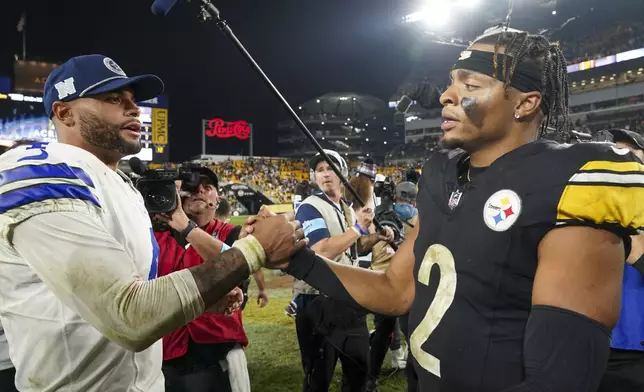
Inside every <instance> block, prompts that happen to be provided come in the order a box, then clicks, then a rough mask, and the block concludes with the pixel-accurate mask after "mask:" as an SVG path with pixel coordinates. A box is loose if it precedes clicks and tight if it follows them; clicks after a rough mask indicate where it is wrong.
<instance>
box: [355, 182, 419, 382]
mask: <svg viewBox="0 0 644 392" xmlns="http://www.w3.org/2000/svg"><path fill="white" fill-rule="evenodd" d="M416 193H417V190H416V186H415V185H414V184H413V183H411V182H402V183H400V184H398V186H397V187H396V190H395V196H396V199H395V204H394V205H393V211H394V213H395V215H396V218H397V220H396V219H393V221H394V222H395V223H396V224H397V228H398V229H399V230H400V231H402V232H403V233H405V234H406V232H407V231H408V230H409V229H411V227H413V226H415V225H416V221H417V215H418V211H417V210H416V207H415V205H416ZM389 198H390V197H383V199H384V200H388V199H389ZM383 207H386V206H383ZM383 210H384V211H386V208H384V209H383ZM379 218H380V216H379ZM385 219H386V218H385ZM385 219H381V220H383V221H384V220H385ZM393 254H394V250H393V248H392V247H391V246H390V245H389V244H388V243H386V242H384V241H382V242H379V243H377V244H376V245H374V247H373V250H372V255H371V268H372V269H373V270H376V271H386V270H387V268H389V264H390V263H391V257H392V256H393ZM398 320H399V319H398V317H391V316H385V315H380V314H376V315H375V316H374V323H375V325H376V331H375V333H374V334H373V337H372V340H371V358H370V361H369V373H370V376H371V377H369V381H368V383H367V392H374V391H377V390H378V377H379V376H380V368H381V367H382V362H383V361H384V359H385V355H386V354H387V349H388V348H391V349H392V355H393V360H394V362H395V364H396V365H397V367H399V368H402V367H407V368H412V366H406V363H405V357H406V355H405V353H404V352H403V350H402V348H401V345H400V335H399V334H398V333H397V328H396V326H397V324H398ZM392 334H394V341H393V342H392V343H391V344H390V339H391V336H392ZM410 371H413V370H412V369H410ZM408 382H411V380H410V381H408ZM410 390H415V389H410Z"/></svg>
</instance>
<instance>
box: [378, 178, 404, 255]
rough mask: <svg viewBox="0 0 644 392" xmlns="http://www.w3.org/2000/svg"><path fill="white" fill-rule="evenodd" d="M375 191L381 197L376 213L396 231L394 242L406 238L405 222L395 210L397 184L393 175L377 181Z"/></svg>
mask: <svg viewBox="0 0 644 392" xmlns="http://www.w3.org/2000/svg"><path fill="white" fill-rule="evenodd" d="M373 193H374V194H375V195H376V197H379V198H380V204H379V205H377V206H376V211H375V215H376V218H377V219H378V220H379V221H380V224H381V225H382V226H384V227H389V228H391V230H393V232H394V242H395V243H400V242H402V240H403V239H404V236H403V232H404V231H403V230H404V223H403V222H402V221H401V220H400V219H399V218H398V215H397V214H396V212H395V211H394V203H395V201H396V184H395V183H394V182H393V180H392V179H391V177H385V178H384V180H382V181H378V178H376V182H375V183H374V186H373Z"/></svg>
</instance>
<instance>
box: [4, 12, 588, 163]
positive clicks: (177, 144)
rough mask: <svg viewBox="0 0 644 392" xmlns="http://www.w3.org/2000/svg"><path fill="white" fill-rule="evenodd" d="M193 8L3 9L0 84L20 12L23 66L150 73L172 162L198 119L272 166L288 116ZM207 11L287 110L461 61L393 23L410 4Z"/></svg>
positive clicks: (195, 144) (392, 85)
mask: <svg viewBox="0 0 644 392" xmlns="http://www.w3.org/2000/svg"><path fill="white" fill-rule="evenodd" d="M570 1H572V0H570ZM580 1H581V0H580ZM583 1H586V0H583ZM593 2H594V0H593ZM196 3H197V1H196V0H195V1H193V3H190V4H188V3H186V2H185V1H184V0H179V2H178V3H177V5H176V6H175V8H174V9H173V10H172V11H171V12H170V14H169V15H168V16H166V17H156V16H154V15H152V14H151V12H150V5H151V4H152V0H111V1H99V0H91V1H90V0H59V1H53V0H20V1H3V4H2V6H0V42H1V43H0V75H10V74H11V73H12V64H13V59H14V57H13V56H14V54H19V53H21V48H22V40H21V34H20V33H18V32H17V31H16V24H17V22H18V20H19V18H20V15H21V13H22V12H23V10H24V9H25V8H26V9H27V15H28V16H27V59H28V60H40V61H47V62H56V63H61V62H63V61H65V60H66V59H68V58H69V57H72V56H75V55H80V54H88V53H101V54H105V55H107V56H109V57H111V58H113V59H114V60H115V61H116V62H117V63H119V65H120V66H121V67H122V68H123V69H124V70H125V72H127V73H128V75H135V74H140V73H154V74H156V75H158V76H160V77H161V78H162V79H163V80H164V82H165V85H166V93H167V94H168V95H169V99H170V104H169V115H170V154H171V155H170V158H171V160H172V161H175V162H176V161H181V160H184V159H187V158H188V157H190V156H193V155H196V154H198V153H200V150H201V136H200V131H201V120H202V119H204V118H206V119H209V118H213V117H222V118H224V119H226V120H238V119H243V120H247V121H248V122H251V123H253V124H254V126H255V128H254V129H255V155H275V154H276V153H277V142H276V140H277V134H276V130H275V129H276V124H277V122H278V121H280V120H283V119H286V118H287V113H286V112H285V110H284V109H283V108H282V107H281V106H280V104H279V103H278V102H277V100H276V99H275V98H274V97H273V96H272V95H271V94H270V92H269V91H268V89H267V88H266V87H265V86H264V84H263V83H262V82H261V80H260V79H259V76H258V75H256V74H255V73H254V71H253V70H252V69H251V67H250V65H248V64H247V63H246V62H245V60H244V59H243V58H242V56H241V54H239V53H238V52H237V51H236V49H235V48H234V47H233V45H232V43H231V42H230V41H229V40H228V39H227V38H226V37H225V36H224V35H223V33H221V32H220V31H219V30H218V28H217V27H216V26H215V25H214V23H208V24H201V23H199V22H197V21H196V17H195V15H196V13H197V7H196ZM214 3H215V5H216V6H217V7H219V9H220V10H221V12H222V15H223V17H224V18H225V19H226V20H227V21H228V22H229V24H230V26H231V27H232V29H233V31H234V32H235V33H236V34H237V35H238V37H239V38H240V40H241V41H242V42H243V43H244V44H245V45H246V47H247V49H248V50H249V51H250V52H251V54H252V55H253V56H254V57H255V59H256V60H257V62H258V63H259V64H260V65H261V66H262V68H263V69H264V71H265V72H266V73H267V74H268V75H269V77H270V78H271V79H272V81H273V82H274V84H275V85H276V86H277V87H278V88H279V89H280V90H281V92H282V93H283V94H284V96H285V97H286V98H287V99H288V100H289V102H290V103H291V105H292V106H294V107H296V106H297V105H298V104H299V103H302V102H304V101H307V100H310V99H314V98H315V97H317V96H319V95H321V94H324V93H327V92H357V93H365V94H370V95H374V96H376V97H379V98H381V99H383V100H385V101H386V100H388V99H389V98H390V97H391V96H392V95H393V94H394V93H395V92H396V90H397V88H398V87H399V86H400V85H401V84H402V83H403V82H405V81H407V80H408V79H409V78H410V76H411V75H418V74H431V73H432V72H434V73H436V72H440V75H441V77H442V76H443V75H444V76H446V75H447V70H448V68H447V67H449V65H450V64H452V63H453V61H454V60H455V58H456V57H455V56H456V55H457V54H458V52H459V51H460V49H457V48H453V47H447V46H441V45H427V44H426V43H423V38H422V36H421V35H419V34H418V33H414V32H412V29H409V28H406V27H405V26H401V25H400V23H398V21H399V18H400V16H402V15H404V14H405V13H407V12H409V11H412V10H413V9H414V7H415V6H417V5H418V4H419V3H420V2H419V1H412V0H297V1H296V0H277V1H266V0H254V1H251V0H246V1H243V0H217V1H215V2H214ZM493 3H503V2H501V1H497V0H494V1H493ZM546 12H548V13H549V11H546ZM515 14H517V15H518V14H519V12H517V11H515ZM475 16H476V14H475ZM527 16H529V17H530V18H534V16H535V15H534V13H533V12H529V13H528V15H527ZM561 17H564V16H563V15H562V16H561ZM483 23H484V24H485V23H486V21H483ZM421 59H425V60H423V61H421ZM427 59H429V61H428V60H427ZM228 142H229V141H221V143H228ZM213 149H214V150H216V151H208V152H209V153H225V152H227V153H230V154H237V153H239V146H236V145H235V143H234V142H232V144H222V145H221V146H215V147H214V148H213ZM226 150H227V151H226Z"/></svg>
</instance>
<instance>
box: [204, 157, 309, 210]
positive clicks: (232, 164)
mask: <svg viewBox="0 0 644 392" xmlns="http://www.w3.org/2000/svg"><path fill="white" fill-rule="evenodd" d="M209 166H210V168H211V169H212V170H213V171H214V172H215V173H217V175H218V176H219V182H220V184H221V185H226V184H229V183H242V184H246V185H248V186H250V187H251V188H253V189H254V190H255V191H258V192H261V193H263V194H264V195H265V196H267V197H268V198H269V199H271V200H272V201H273V202H275V203H277V204H283V203H290V202H291V199H292V196H293V194H294V193H295V187H296V186H297V184H298V183H299V182H300V181H302V180H304V179H308V178H309V171H308V169H307V168H306V163H305V162H304V161H292V160H284V159H268V158H258V159H253V158H250V159H248V160H226V161H222V162H217V163H212V164H210V165H209ZM229 202H231V200H229ZM231 205H234V201H232V202H231Z"/></svg>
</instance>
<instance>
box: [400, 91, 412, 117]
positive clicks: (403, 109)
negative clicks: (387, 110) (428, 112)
mask: <svg viewBox="0 0 644 392" xmlns="http://www.w3.org/2000/svg"><path fill="white" fill-rule="evenodd" d="M412 103H414V100H413V99H411V98H409V96H407V95H403V96H402V98H400V101H398V103H397V104H396V113H402V114H405V113H407V111H408V110H409V108H410V107H411V104H412Z"/></svg>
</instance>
